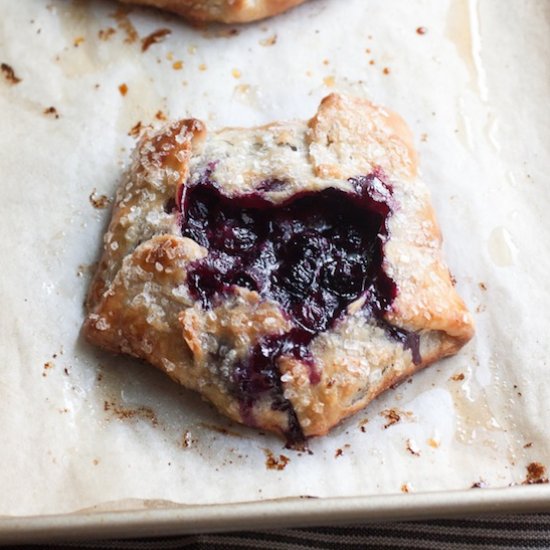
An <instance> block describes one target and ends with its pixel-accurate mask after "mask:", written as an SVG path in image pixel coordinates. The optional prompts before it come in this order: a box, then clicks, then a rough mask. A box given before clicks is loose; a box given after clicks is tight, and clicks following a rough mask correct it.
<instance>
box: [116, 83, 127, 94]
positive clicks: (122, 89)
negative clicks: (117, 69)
mask: <svg viewBox="0 0 550 550" xmlns="http://www.w3.org/2000/svg"><path fill="white" fill-rule="evenodd" d="M118 91H119V92H120V95H121V96H125V95H126V94H127V93H128V85H127V84H124V83H122V84H121V85H120V86H119V87H118Z"/></svg>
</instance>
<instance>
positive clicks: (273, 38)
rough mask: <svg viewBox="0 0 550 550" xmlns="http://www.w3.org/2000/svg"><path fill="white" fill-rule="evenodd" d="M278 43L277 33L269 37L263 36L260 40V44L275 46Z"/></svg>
mask: <svg viewBox="0 0 550 550" xmlns="http://www.w3.org/2000/svg"><path fill="white" fill-rule="evenodd" d="M276 43H277V35H276V34H272V35H271V36H268V37H267V38H263V39H262V40H260V46H274V45H275V44H276Z"/></svg>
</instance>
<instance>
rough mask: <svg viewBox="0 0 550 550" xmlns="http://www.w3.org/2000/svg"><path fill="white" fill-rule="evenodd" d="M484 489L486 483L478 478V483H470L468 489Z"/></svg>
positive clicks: (486, 485)
mask: <svg viewBox="0 0 550 550" xmlns="http://www.w3.org/2000/svg"><path fill="white" fill-rule="evenodd" d="M486 487H488V484H487V482H486V481H485V480H484V479H481V478H480V479H479V481H475V482H474V483H472V486H471V487H470V489H485V488H486Z"/></svg>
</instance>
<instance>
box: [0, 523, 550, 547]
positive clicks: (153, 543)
mask: <svg viewBox="0 0 550 550" xmlns="http://www.w3.org/2000/svg"><path fill="white" fill-rule="evenodd" d="M6 548H8V549H9V548H12V549H17V550H25V549H29V550H30V549H36V548H44V549H51V548H60V549H73V550H74V549H78V550H88V549H89V550H92V549H93V550H101V549H105V550H130V549H135V550H178V549H180V548H181V549H186V550H192V549H196V550H225V549H236V548H254V549H256V548H258V549H269V550H295V549H296V550H301V549H304V550H305V549H310V548H311V549H322V548H337V549H343V550H355V549H361V550H363V549H370V548H372V549H378V548H381V549H389V548H391V549H396V550H398V549H402V550H413V549H427V550H435V549H437V550H462V549H472V550H475V549H477V548H479V549H483V550H490V549H491V548H494V549H498V550H504V549H510V550H516V549H530V548H548V549H550V514H530V515H502V516H488V517H483V518H481V517H480V518H475V519H472V518H469V519H445V520H431V521H421V522H420V521H416V522H413V521H411V522H403V523H372V524H368V525H355V526H347V527H315V528H302V529H281V530H276V531H273V530H270V531H254V532H237V533H218V534H203V535H187V536H182V537H170V538H155V539H137V540H118V541H114V540H110V541H96V542H80V543H68V544H64V545H58V544H56V545H44V544H41V545H32V546H10V547H6Z"/></svg>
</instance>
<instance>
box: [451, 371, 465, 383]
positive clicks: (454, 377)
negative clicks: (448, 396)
mask: <svg viewBox="0 0 550 550" xmlns="http://www.w3.org/2000/svg"><path fill="white" fill-rule="evenodd" d="M464 378H465V376H464V373H463V372H458V373H457V374H453V375H452V376H451V380H452V381H453V382H460V381H462V380H464Z"/></svg>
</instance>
